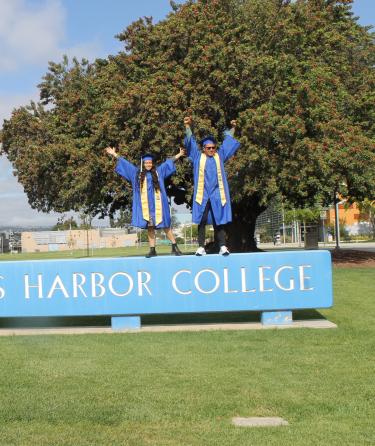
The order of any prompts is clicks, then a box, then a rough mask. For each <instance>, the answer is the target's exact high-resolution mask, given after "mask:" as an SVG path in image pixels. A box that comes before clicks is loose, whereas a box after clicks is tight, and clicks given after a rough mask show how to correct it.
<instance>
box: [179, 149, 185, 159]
mask: <svg viewBox="0 0 375 446" xmlns="http://www.w3.org/2000/svg"><path fill="white" fill-rule="evenodd" d="M179 149H180V153H179V154H178V155H179V156H180V157H181V156H186V149H185V148H184V147H179Z"/></svg>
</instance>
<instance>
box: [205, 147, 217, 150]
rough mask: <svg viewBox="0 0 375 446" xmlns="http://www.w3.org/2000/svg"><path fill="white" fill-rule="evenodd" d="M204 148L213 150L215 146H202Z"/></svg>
mask: <svg viewBox="0 0 375 446" xmlns="http://www.w3.org/2000/svg"><path fill="white" fill-rule="evenodd" d="M204 148H205V149H207V150H215V149H216V146H204Z"/></svg>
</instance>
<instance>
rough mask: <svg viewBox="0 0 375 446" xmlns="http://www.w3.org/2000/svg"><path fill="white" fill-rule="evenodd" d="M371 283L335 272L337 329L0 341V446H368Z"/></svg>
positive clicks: (374, 385)
mask: <svg viewBox="0 0 375 446" xmlns="http://www.w3.org/2000/svg"><path fill="white" fill-rule="evenodd" d="M374 279H375V269H374V268H334V296H335V305H334V308H333V309H331V310H325V311H323V312H322V313H323V314H324V315H325V316H326V317H327V318H328V319H329V320H331V321H333V322H335V323H336V324H338V328H337V329H329V330H311V329H299V330H265V331H238V332H233V331H214V332H188V333H140V334H113V335H78V336H73V335H72V336H67V335H66V336H58V335H54V336H30V337H26V336H25V337H23V336H19V337H18V336H17V337H5V338H4V337H3V338H0V355H1V362H0V376H1V379H0V444H1V445H2V446H3V445H27V446H31V445H37V446H44V445H48V446H50V445H58V446H65V445H72V446H81V445H82V446H83V445H90V446H92V445H134V446H142V445H147V446H149V445H155V446H156V445H157V446H168V445H178V446H185V445H186V446H187V445H189V446H190V445H192V446H195V445H204V446H206V445H225V446H228V445H233V446H241V445H288V446H289V445H292V446H297V445H303V446H306V445H314V446H315V445H340V446H342V445H351V446H357V445H374V444H375V404H374V401H375V398H374V397H375V392H374V390H375V379H374V370H375V363H374V362H375V361H374V357H375V355H374V352H375V345H374V344H375V342H374V340H375V324H374V311H375V304H374V301H375V280H374ZM233 416H244V417H246V416H280V417H283V418H285V419H286V420H288V421H289V423H290V425H289V426H283V427H277V428H239V427H234V426H232V425H231V422H230V420H231V418H232V417H233Z"/></svg>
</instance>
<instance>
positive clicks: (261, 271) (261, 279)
mask: <svg viewBox="0 0 375 446" xmlns="http://www.w3.org/2000/svg"><path fill="white" fill-rule="evenodd" d="M258 269H259V291H261V292H264V291H272V288H264V282H265V281H266V280H271V279H270V278H268V277H264V270H265V269H271V267H270V266H260V267H259V268H258Z"/></svg>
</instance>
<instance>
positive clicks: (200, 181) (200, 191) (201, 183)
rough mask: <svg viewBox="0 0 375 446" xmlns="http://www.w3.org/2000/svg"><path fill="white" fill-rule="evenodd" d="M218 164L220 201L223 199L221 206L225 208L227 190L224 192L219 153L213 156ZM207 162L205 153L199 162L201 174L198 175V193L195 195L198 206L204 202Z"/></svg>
mask: <svg viewBox="0 0 375 446" xmlns="http://www.w3.org/2000/svg"><path fill="white" fill-rule="evenodd" d="M213 157H214V159H215V162H216V170H217V181H218V183H219V191H220V199H221V205H222V206H224V205H225V203H226V202H227V199H226V196H225V190H224V183H223V175H222V172H221V165H220V157H219V155H218V154H217V153H215V155H214V156H213ZM206 161H207V155H206V154H205V153H202V154H201V158H200V160H199V174H198V187H197V193H196V195H195V201H196V202H197V203H198V204H202V201H203V191H204V169H205V167H206Z"/></svg>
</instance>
